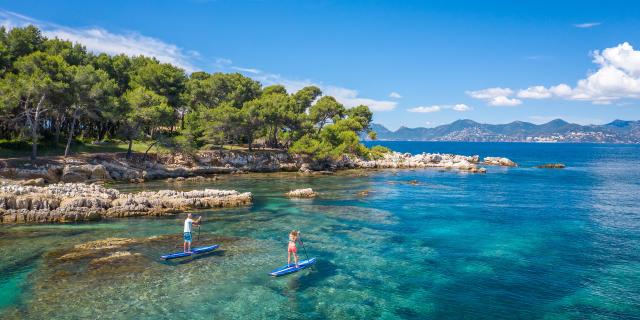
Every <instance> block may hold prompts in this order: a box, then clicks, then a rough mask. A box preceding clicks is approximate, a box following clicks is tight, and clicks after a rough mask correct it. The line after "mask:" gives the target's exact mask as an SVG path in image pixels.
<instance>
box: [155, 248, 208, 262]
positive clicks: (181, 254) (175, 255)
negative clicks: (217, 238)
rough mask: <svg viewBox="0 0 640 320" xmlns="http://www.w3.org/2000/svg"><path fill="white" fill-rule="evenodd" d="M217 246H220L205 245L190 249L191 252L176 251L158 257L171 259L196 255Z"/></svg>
mask: <svg viewBox="0 0 640 320" xmlns="http://www.w3.org/2000/svg"><path fill="white" fill-rule="evenodd" d="M218 247H220V245H219V244H214V245H212V246H206V247H197V248H193V249H191V253H185V252H176V253H172V254H167V255H164V256H160V258H161V259H163V260H171V259H176V258H184V257H190V256H194V255H197V254H202V253H207V252H211V251H213V250H215V249H218Z"/></svg>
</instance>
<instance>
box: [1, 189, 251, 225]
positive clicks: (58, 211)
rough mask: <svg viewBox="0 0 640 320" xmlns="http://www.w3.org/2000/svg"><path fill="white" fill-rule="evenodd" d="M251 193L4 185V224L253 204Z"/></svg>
mask: <svg viewBox="0 0 640 320" xmlns="http://www.w3.org/2000/svg"><path fill="white" fill-rule="evenodd" d="M251 200H252V195H251V193H250V192H245V193H240V192H238V191H234V190H215V189H204V190H193V191H188V192H185V191H174V190H160V191H157V192H150V191H145V192H138V193H120V192H119V191H118V190H115V189H109V188H105V187H102V186H99V185H86V184H77V183H66V184H52V185H48V186H46V187H35V186H23V185H16V184H6V183H2V184H0V223H26V222H73V221H90V220H98V219H101V218H104V217H131V216H143V215H150V216H159V215H166V214H174V213H178V212H182V211H186V210H189V209H208V208H220V207H235V206H244V205H249V204H250V203H251Z"/></svg>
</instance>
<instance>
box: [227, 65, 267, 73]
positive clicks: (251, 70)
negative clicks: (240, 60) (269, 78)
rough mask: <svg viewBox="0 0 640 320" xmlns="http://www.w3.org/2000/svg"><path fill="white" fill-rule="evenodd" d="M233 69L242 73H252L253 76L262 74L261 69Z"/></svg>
mask: <svg viewBox="0 0 640 320" xmlns="http://www.w3.org/2000/svg"><path fill="white" fill-rule="evenodd" d="M231 69H233V70H236V71H240V72H246V73H252V74H259V73H260V72H261V71H260V70H259V69H254V68H243V67H235V66H233V67H231Z"/></svg>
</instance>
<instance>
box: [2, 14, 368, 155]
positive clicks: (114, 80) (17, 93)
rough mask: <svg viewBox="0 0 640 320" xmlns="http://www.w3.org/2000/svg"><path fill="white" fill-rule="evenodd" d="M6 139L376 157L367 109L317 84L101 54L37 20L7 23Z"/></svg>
mask: <svg viewBox="0 0 640 320" xmlns="http://www.w3.org/2000/svg"><path fill="white" fill-rule="evenodd" d="M0 76H1V79H0V139H3V140H4V141H12V142H21V143H24V144H29V145H30V147H31V158H32V159H35V158H36V157H37V154H38V149H37V148H38V145H39V144H40V145H42V144H45V143H46V144H54V145H58V144H60V145H66V148H65V151H64V155H65V156H67V155H68V154H69V152H70V148H69V147H70V146H71V145H72V144H74V143H75V144H78V143H91V142H92V143H100V142H105V141H125V142H128V146H129V150H128V153H127V154H128V155H130V154H131V145H132V143H133V141H145V142H147V143H148V145H149V147H150V148H151V147H152V146H163V147H164V148H165V149H168V150H175V151H181V152H193V151H195V150H198V149H202V148H212V147H216V146H222V145H229V144H236V145H237V144H242V145H246V146H247V147H248V148H249V149H250V150H251V149H252V148H255V147H256V146H260V147H268V148H277V149H286V150H289V151H290V152H293V153H298V154H304V155H308V156H311V157H313V158H315V159H328V158H336V157H339V156H341V155H343V154H357V155H361V156H370V150H368V149H367V148H365V147H364V146H363V145H362V144H360V141H359V138H358V137H359V134H361V133H364V132H369V133H370V134H371V135H372V136H374V135H375V134H374V133H373V132H371V131H370V128H369V125H370V123H371V118H372V113H371V111H370V110H369V108H368V107H367V106H357V107H354V108H345V107H344V106H343V105H342V104H340V103H339V102H337V101H336V99H334V98H333V97H330V96H323V95H322V92H321V91H320V89H319V88H317V87H314V86H310V87H306V88H303V89H301V90H299V91H298V92H295V93H288V92H287V91H286V90H285V88H284V87H283V86H281V85H272V86H267V87H263V86H262V85H261V84H260V83H259V82H257V81H255V80H253V79H251V78H248V77H246V76H243V75H242V74H239V73H213V74H210V73H206V72H193V73H191V74H187V73H185V71H184V70H182V69H180V68H178V67H176V66H173V65H171V64H166V63H160V62H159V61H157V60H156V59H154V58H150V57H143V56H135V57H129V56H126V55H115V56H110V55H107V54H104V53H101V54H94V53H91V52H87V50H86V48H85V47H83V46H82V45H80V44H78V43H71V42H69V41H65V40H60V39H47V38H46V37H44V36H43V35H42V33H41V31H40V30H39V29H38V28H36V27H34V26H28V27H24V28H13V29H11V30H6V29H4V28H0Z"/></svg>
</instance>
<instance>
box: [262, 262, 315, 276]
mask: <svg viewBox="0 0 640 320" xmlns="http://www.w3.org/2000/svg"><path fill="white" fill-rule="evenodd" d="M314 263H316V258H311V259H309V260H302V261H298V267H297V268H296V264H295V263H291V264H288V265H286V266H284V267H282V268H278V269H275V270H273V271H271V272H269V275H270V276H274V277H279V276H284V275H287V274H290V273H294V272H297V271H300V270H302V269H305V268H307V267H310V266H312V265H313V264H314Z"/></svg>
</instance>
